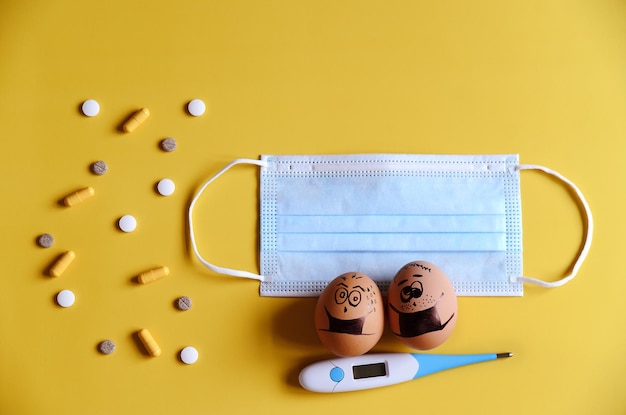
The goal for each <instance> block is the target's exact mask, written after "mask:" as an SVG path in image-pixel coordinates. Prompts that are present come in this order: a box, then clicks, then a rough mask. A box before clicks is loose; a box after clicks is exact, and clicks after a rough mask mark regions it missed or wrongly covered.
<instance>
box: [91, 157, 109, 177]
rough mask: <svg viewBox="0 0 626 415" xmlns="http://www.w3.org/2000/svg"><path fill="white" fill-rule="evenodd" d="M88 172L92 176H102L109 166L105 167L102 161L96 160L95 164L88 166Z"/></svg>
mask: <svg viewBox="0 0 626 415" xmlns="http://www.w3.org/2000/svg"><path fill="white" fill-rule="evenodd" d="M89 170H90V171H91V172H92V173H93V174H96V175H98V176H102V175H103V174H105V173H106V172H107V171H108V170H109V166H107V164H106V163H105V162H104V161H102V160H98V161H96V162H95V163H92V164H91V166H89Z"/></svg>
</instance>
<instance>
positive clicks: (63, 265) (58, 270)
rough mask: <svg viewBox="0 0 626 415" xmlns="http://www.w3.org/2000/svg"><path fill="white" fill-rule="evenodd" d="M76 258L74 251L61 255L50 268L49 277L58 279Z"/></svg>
mask: <svg viewBox="0 0 626 415" xmlns="http://www.w3.org/2000/svg"><path fill="white" fill-rule="evenodd" d="M74 258H76V254H75V253H74V251H67V252H66V253H64V254H63V255H61V256H60V257H59V258H58V259H57V260H56V261H55V262H54V264H52V266H51V267H50V275H51V276H53V277H60V276H61V275H62V274H63V273H64V272H65V270H66V269H67V267H69V266H70V264H71V263H72V261H74Z"/></svg>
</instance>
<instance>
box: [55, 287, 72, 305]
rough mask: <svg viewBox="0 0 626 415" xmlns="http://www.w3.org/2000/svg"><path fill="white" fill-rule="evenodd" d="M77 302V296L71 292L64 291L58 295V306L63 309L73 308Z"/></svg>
mask: <svg viewBox="0 0 626 415" xmlns="http://www.w3.org/2000/svg"><path fill="white" fill-rule="evenodd" d="M75 300H76V296H74V293H73V292H71V291H70V290H62V291H59V293H58V294H57V304H58V305H60V306H61V307H71V306H72V305H73V304H74V301H75Z"/></svg>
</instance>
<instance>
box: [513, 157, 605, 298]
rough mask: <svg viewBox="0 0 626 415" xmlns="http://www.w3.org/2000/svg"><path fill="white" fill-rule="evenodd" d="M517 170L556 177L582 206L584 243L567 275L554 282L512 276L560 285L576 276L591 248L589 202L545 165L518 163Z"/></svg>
mask: <svg viewBox="0 0 626 415" xmlns="http://www.w3.org/2000/svg"><path fill="white" fill-rule="evenodd" d="M517 170H540V171H542V172H544V173H547V174H549V175H551V176H553V177H556V178H557V179H559V180H560V181H561V182H563V183H565V184H566V185H567V186H568V187H570V188H571V189H572V190H573V191H574V193H575V194H576V196H577V197H578V200H579V201H580V204H581V205H582V207H583V211H584V217H585V221H586V229H585V243H584V244H583V247H582V249H581V250H580V252H579V253H578V258H577V259H576V262H575V263H574V266H573V267H572V271H571V272H570V273H569V274H568V275H566V276H564V277H563V278H561V279H560V280H558V281H554V282H547V281H543V280H540V279H537V278H531V277H514V280H515V281H517V282H528V283H531V284H536V285H539V286H541V287H547V288H552V287H560V286H561V285H563V284H565V283H567V282H569V281H570V280H571V279H573V278H574V277H575V276H576V274H577V273H578V270H579V269H580V267H581V265H582V264H583V262H584V261H585V258H586V257H587V254H588V253H589V249H590V248H591V239H592V235H593V216H592V215H591V209H590V208H589V204H588V203H587V200H586V199H585V196H583V194H582V192H581V191H580V189H578V187H577V186H576V185H575V184H574V183H573V182H572V181H570V180H569V179H567V178H566V177H564V176H563V175H561V174H560V173H558V172H556V171H554V170H552V169H549V168H547V167H544V166H539V165H535V164H520V165H519V166H517Z"/></svg>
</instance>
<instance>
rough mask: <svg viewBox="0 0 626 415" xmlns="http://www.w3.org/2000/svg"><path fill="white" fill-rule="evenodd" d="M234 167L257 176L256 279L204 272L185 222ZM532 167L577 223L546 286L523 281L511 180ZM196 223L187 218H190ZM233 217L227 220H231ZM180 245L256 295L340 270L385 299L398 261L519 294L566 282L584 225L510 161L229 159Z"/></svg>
mask: <svg viewBox="0 0 626 415" xmlns="http://www.w3.org/2000/svg"><path fill="white" fill-rule="evenodd" d="M238 164H253V165H256V166H259V167H260V219H259V221H260V223H259V228H260V273H259V274H255V273H252V272H247V271H242V270H237V269H232V268H225V267H220V266H217V265H215V263H213V262H210V261H208V260H206V259H205V258H204V256H203V255H202V254H201V253H200V252H199V249H198V246H197V244H196V241H195V235H194V227H193V214H194V207H195V205H196V202H197V201H198V198H199V197H200V196H201V195H202V193H203V192H204V191H205V190H206V188H207V186H209V185H210V184H211V183H212V182H213V181H214V180H215V179H217V178H218V177H220V176H221V175H222V174H224V173H225V172H226V171H228V170H229V169H230V168H231V167H233V166H235V165H238ZM525 169H538V170H541V171H543V172H544V173H547V174H549V175H552V176H554V177H556V178H557V179H558V180H560V181H562V182H563V183H564V184H565V185H567V186H569V187H570V188H571V189H572V190H573V191H574V193H575V195H576V196H577V197H578V199H579V200H580V202H581V205H582V207H583V212H584V216H585V226H586V230H585V234H584V237H585V241H584V244H583V246H582V249H581V250H580V252H579V254H578V257H577V259H576V261H575V263H574V265H573V267H572V270H571V273H570V274H568V275H566V276H564V277H563V278H562V279H560V280H558V281H555V282H545V281H542V280H540V279H537V278H530V277H525V276H523V274H522V212H521V198H520V171H521V170H525ZM196 214H197V213H196ZM230 219H231V220H236V218H230ZM188 221H189V233H190V235H189V236H190V244H191V247H192V249H193V252H194V254H195V256H196V257H197V258H198V260H199V261H200V262H201V263H202V264H204V265H205V266H207V267H208V268H209V269H211V270H212V271H214V272H217V273H221V274H228V275H233V276H237V277H246V278H254V279H258V280H260V282H261V287H260V293H261V295H264V296H281V297H287V296H316V295H319V294H320V293H321V292H322V291H323V290H324V288H325V287H326V285H327V284H328V282H330V281H331V280H332V279H334V278H335V277H337V276H338V275H340V274H343V273H345V272H352V271H358V272H361V273H364V274H366V275H368V276H370V277H371V278H372V279H373V280H374V281H376V283H377V284H378V285H379V287H380V289H381V291H383V292H386V290H387V287H388V286H389V282H390V281H391V280H392V279H393V277H394V275H395V274H396V272H397V271H398V270H399V269H400V268H401V267H402V266H403V265H405V264H407V263H409V262H411V261H416V260H423V261H428V262H432V263H434V264H437V265H438V266H439V267H440V268H441V269H442V270H443V271H444V272H445V273H446V275H447V276H448V277H449V278H450V280H451V282H452V284H453V286H454V289H455V291H456V294H457V295H459V296H521V295H523V284H524V283H533V284H537V285H541V286H544V287H556V286H560V285H562V284H564V283H566V282H567V281H569V280H571V279H572V278H574V276H575V275H576V273H577V272H578V270H579V268H580V266H581V265H582V262H583V261H584V259H585V257H586V255H587V252H588V251H589V248H590V245H591V236H592V233H593V220H592V216H591V211H590V209H589V206H588V204H587V202H586V200H585V198H584V196H583V195H582V193H581V192H580V191H579V189H578V188H577V187H576V186H575V185H574V184H573V183H572V182H571V181H569V180H568V179H566V178H565V177H563V176H562V175H560V174H559V173H557V172H555V171H553V170H550V169H548V168H545V167H542V166H537V165H523V164H519V161H518V156H517V155H405V154H397V155H395V154H367V155H328V156H269V155H267V156H262V157H261V160H248V159H238V160H235V161H233V162H232V163H231V164H229V165H227V166H226V167H225V168H224V169H222V170H221V171H219V172H218V173H217V174H216V175H215V176H213V177H212V178H210V179H209V180H207V182H205V183H204V185H203V186H202V187H201V188H200V189H199V190H198V192H197V193H196V195H195V196H194V197H193V199H192V201H191V204H190V207H189V212H188Z"/></svg>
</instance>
